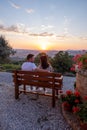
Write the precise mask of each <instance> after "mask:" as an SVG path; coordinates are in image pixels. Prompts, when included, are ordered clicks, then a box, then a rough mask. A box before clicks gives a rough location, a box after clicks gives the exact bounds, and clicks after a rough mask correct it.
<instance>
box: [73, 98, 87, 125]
mask: <svg viewBox="0 0 87 130" xmlns="http://www.w3.org/2000/svg"><path fill="white" fill-rule="evenodd" d="M77 107H78V110H77V109H75V108H73V112H74V113H76V114H77V115H78V116H79V118H80V120H81V121H82V122H83V123H87V96H85V97H84V102H83V103H81V104H78V106H77Z"/></svg>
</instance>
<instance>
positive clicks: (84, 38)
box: [79, 36, 87, 40]
mask: <svg viewBox="0 0 87 130" xmlns="http://www.w3.org/2000/svg"><path fill="white" fill-rule="evenodd" d="M79 39H81V40H87V36H84V37H82V36H81V37H79Z"/></svg>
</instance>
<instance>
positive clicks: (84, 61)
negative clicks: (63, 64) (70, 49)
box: [71, 53, 87, 71]
mask: <svg viewBox="0 0 87 130" xmlns="http://www.w3.org/2000/svg"><path fill="white" fill-rule="evenodd" d="M73 62H74V64H73V66H72V67H71V71H78V70H79V69H87V53H85V54H82V55H81V54H78V55H76V56H75V57H74V58H73Z"/></svg>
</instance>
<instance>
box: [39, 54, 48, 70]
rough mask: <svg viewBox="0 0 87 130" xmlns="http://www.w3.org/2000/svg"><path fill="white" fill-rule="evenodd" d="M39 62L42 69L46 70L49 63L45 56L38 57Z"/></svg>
mask: <svg viewBox="0 0 87 130" xmlns="http://www.w3.org/2000/svg"><path fill="white" fill-rule="evenodd" d="M40 62H41V67H42V69H47V68H48V67H49V63H48V59H47V56H46V55H42V56H41V57H40Z"/></svg>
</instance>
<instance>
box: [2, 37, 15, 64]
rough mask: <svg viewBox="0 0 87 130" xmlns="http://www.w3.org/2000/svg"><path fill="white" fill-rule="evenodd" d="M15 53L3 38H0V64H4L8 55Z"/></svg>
mask: <svg viewBox="0 0 87 130" xmlns="http://www.w3.org/2000/svg"><path fill="white" fill-rule="evenodd" d="M14 53H15V51H14V50H13V49H12V47H11V46H10V45H9V43H8V41H7V40H6V39H5V37H4V36H0V62H2V63H3V62H5V61H7V60H8V59H9V56H10V55H14Z"/></svg>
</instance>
